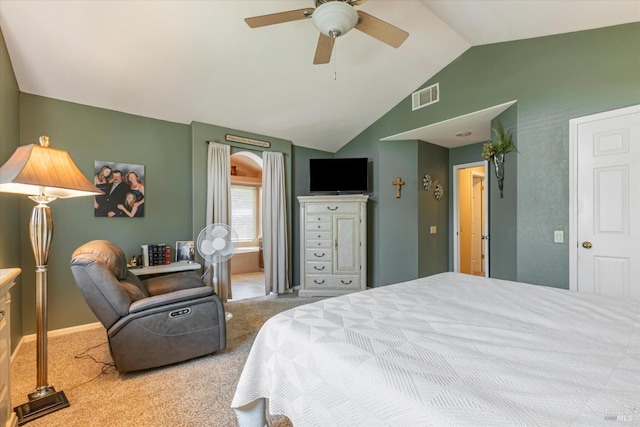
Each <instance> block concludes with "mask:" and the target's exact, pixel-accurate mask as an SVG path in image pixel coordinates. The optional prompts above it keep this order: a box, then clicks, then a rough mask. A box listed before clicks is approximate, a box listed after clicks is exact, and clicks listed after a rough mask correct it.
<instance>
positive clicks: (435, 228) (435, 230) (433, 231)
mask: <svg viewBox="0 0 640 427" xmlns="http://www.w3.org/2000/svg"><path fill="white" fill-rule="evenodd" d="M429 230H430V233H431V234H436V233H437V232H438V227H437V226H435V225H432V226H431V227H430V229H429Z"/></svg>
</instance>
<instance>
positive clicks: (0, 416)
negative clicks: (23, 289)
mask: <svg viewBox="0 0 640 427" xmlns="http://www.w3.org/2000/svg"><path fill="white" fill-rule="evenodd" d="M18 274H20V269H19V268H3V269H0V427H14V426H16V425H17V424H18V418H17V416H16V413H15V412H13V409H12V407H11V323H10V320H11V310H10V309H11V294H10V293H9V290H10V289H11V287H12V286H13V284H14V281H15V279H16V277H18Z"/></svg>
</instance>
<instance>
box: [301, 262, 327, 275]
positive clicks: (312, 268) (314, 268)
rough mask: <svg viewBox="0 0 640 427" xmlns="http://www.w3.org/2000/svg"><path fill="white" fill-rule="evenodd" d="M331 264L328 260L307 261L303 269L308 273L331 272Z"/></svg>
mask: <svg viewBox="0 0 640 427" xmlns="http://www.w3.org/2000/svg"><path fill="white" fill-rule="evenodd" d="M331 267H332V264H331V263H330V262H318V261H307V262H306V263H305V271H306V272H307V273H308V274H331V273H332V271H331Z"/></svg>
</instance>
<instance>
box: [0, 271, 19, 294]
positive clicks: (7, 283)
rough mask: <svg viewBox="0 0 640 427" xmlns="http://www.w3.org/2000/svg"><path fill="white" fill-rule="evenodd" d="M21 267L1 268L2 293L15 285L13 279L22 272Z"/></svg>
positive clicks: (0, 291) (0, 289)
mask: <svg viewBox="0 0 640 427" xmlns="http://www.w3.org/2000/svg"><path fill="white" fill-rule="evenodd" d="M20 271H21V270H20V269H19V268H2V269H0V294H2V293H4V292H6V291H8V290H9V288H11V285H13V280H14V279H15V278H16V277H18V274H20Z"/></svg>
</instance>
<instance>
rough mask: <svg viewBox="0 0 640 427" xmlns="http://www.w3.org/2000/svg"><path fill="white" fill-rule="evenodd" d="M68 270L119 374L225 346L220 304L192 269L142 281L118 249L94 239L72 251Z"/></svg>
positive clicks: (201, 354) (197, 355)
mask: <svg viewBox="0 0 640 427" xmlns="http://www.w3.org/2000/svg"><path fill="white" fill-rule="evenodd" d="M71 271H72V273H73V277H74V279H75V282H76V285H77V286H78V288H79V289H80V292H81V293H82V295H83V297H84V299H85V300H86V301H87V304H88V305H89V307H90V308H91V310H92V311H93V312H94V314H95V315H96V317H97V318H98V319H99V320H100V322H101V323H102V325H103V326H104V327H105V328H106V330H107V337H108V340H109V350H110V352H111V356H112V357H113V360H114V362H115V365H116V369H117V370H118V371H119V372H129V371H137V370H141V369H148V368H155V367H158V366H163V365H168V364H171V363H176V362H181V361H184V360H188V359H192V358H195V357H199V356H203V355H205V354H210V353H213V352H215V351H218V350H222V349H224V348H225V346H226V325H225V313H224V307H223V305H222V302H221V301H220V298H219V297H218V296H217V295H216V294H215V293H214V291H213V289H212V288H211V287H209V286H206V285H205V283H204V282H203V281H202V279H201V278H200V276H199V275H198V274H197V273H195V272H193V271H189V272H182V273H174V274H169V275H164V276H158V277H153V278H150V279H146V280H140V279H139V278H138V277H137V276H135V275H134V274H132V273H131V272H130V271H128V269H127V261H126V256H125V254H124V252H123V251H122V249H120V248H119V247H118V246H117V245H115V244H114V243H112V242H109V241H107V240H94V241H91V242H88V243H85V244H84V245H82V246H80V247H79V248H78V249H76V250H75V251H74V252H73V254H72V255H71Z"/></svg>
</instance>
